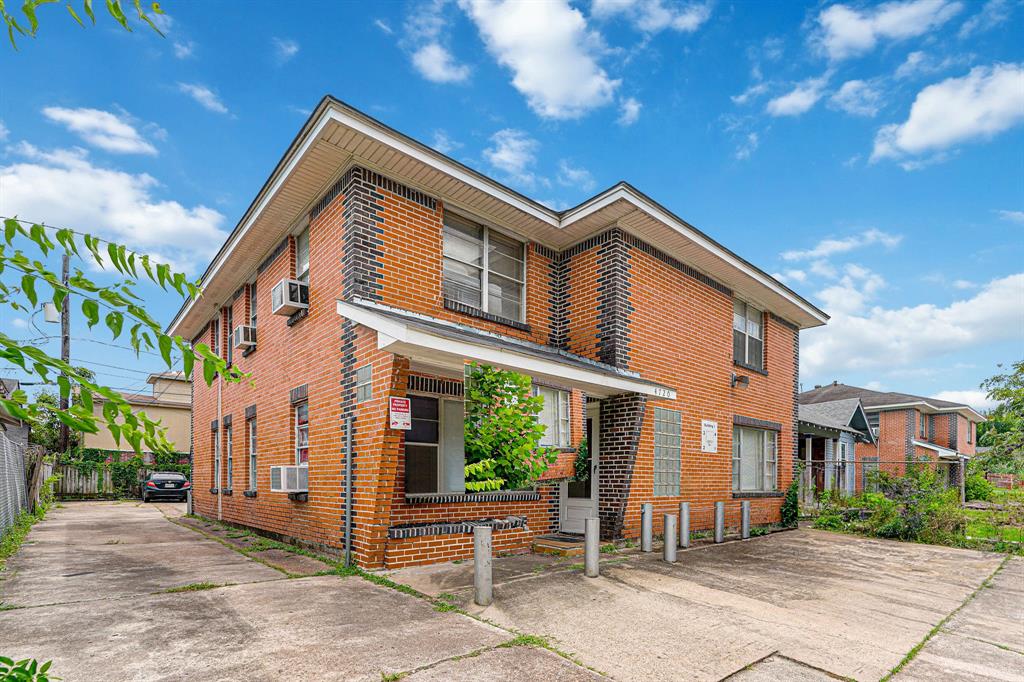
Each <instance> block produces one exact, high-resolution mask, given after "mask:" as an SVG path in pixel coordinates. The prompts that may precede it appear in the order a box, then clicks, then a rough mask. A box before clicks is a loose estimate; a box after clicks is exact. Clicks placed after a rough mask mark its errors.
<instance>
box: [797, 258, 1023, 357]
mask: <svg viewBox="0 0 1024 682" xmlns="http://www.w3.org/2000/svg"><path fill="white" fill-rule="evenodd" d="M801 337H802V338H801V348H800V362H801V372H803V373H805V374H807V375H810V376H819V375H822V374H826V373H831V374H835V373H839V372H844V371H850V370H870V369H878V368H886V369H889V370H892V369H899V368H902V367H907V366H911V365H914V364H917V363H920V362H922V361H926V360H930V359H935V358H938V357H940V356H942V355H945V354H948V353H953V352H958V351H963V350H965V349H968V348H974V347H980V346H984V345H985V344H989V343H995V342H999V341H1004V340H1007V339H1020V338H1024V273H1020V274H1016V275H1010V276H1008V277H1003V278H1001V279H996V280H993V281H991V282H989V283H988V284H987V285H985V287H984V288H983V289H982V290H981V291H979V292H978V293H977V294H976V295H975V296H973V297H972V298H970V299H966V300H962V301H956V302H954V303H952V304H950V305H948V306H945V307H939V306H936V305H933V304H921V305H917V306H907V307H903V308H882V307H877V306H876V307H874V308H871V309H870V310H868V311H867V312H865V313H863V314H845V313H843V312H838V313H837V314H835V315H834V316H833V318H832V320H831V321H830V322H829V323H828V324H827V325H826V326H825V327H822V328H819V329H812V330H808V331H807V332H804V334H802V335H801Z"/></svg>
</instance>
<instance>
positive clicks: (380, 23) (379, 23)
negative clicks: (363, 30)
mask: <svg viewBox="0 0 1024 682" xmlns="http://www.w3.org/2000/svg"><path fill="white" fill-rule="evenodd" d="M373 25H374V26H376V27H377V28H379V29H380V30H381V31H382V32H383V33H385V34H386V35H392V34H393V33H394V32H395V29H393V28H391V24H389V23H388V22H386V21H384V20H383V19H374V20H373Z"/></svg>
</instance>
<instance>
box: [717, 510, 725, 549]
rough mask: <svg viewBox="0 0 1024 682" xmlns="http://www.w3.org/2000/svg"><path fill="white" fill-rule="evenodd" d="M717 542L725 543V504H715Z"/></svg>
mask: <svg viewBox="0 0 1024 682" xmlns="http://www.w3.org/2000/svg"><path fill="white" fill-rule="evenodd" d="M715 542H725V502H715Z"/></svg>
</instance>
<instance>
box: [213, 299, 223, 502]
mask: <svg viewBox="0 0 1024 682" xmlns="http://www.w3.org/2000/svg"><path fill="white" fill-rule="evenodd" d="M217 315H219V316H220V318H219V319H218V320H217V334H219V335H220V338H219V339H217V345H218V346H220V345H221V344H223V342H224V321H223V317H224V315H223V312H222V310H221V309H220V308H218V309H217ZM223 389H224V377H223V375H217V445H216V446H215V447H214V454H215V455H216V454H217V453H218V452H219V453H220V457H219V460H220V461H218V462H217V520H218V521H223V520H224V487H223V486H222V485H221V484H222V483H223V482H224V441H223V435H224V401H223V398H224V396H223Z"/></svg>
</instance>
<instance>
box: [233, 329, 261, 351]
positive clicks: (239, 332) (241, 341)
mask: <svg viewBox="0 0 1024 682" xmlns="http://www.w3.org/2000/svg"><path fill="white" fill-rule="evenodd" d="M231 345H233V346H234V347H235V348H252V347H253V346H255V345H256V327H250V326H249V325H247V324H240V325H238V326H237V327H235V331H233V332H232V333H231Z"/></svg>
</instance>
